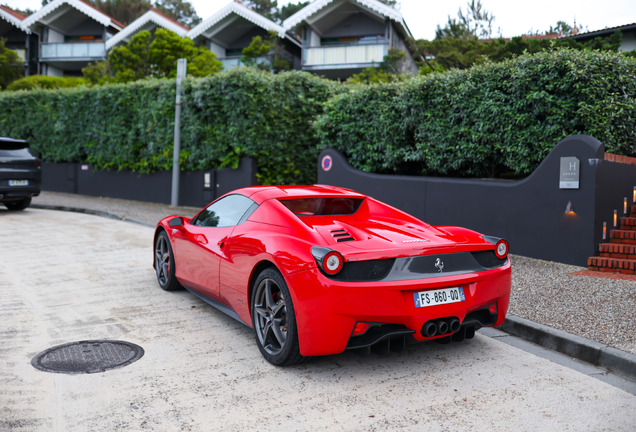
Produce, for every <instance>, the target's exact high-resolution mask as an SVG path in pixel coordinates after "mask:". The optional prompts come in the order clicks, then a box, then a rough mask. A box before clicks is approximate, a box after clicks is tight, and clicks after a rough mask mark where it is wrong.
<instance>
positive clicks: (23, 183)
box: [9, 180, 29, 186]
mask: <svg viewBox="0 0 636 432" xmlns="http://www.w3.org/2000/svg"><path fill="white" fill-rule="evenodd" d="M28 185H29V181H28V180H9V186H28Z"/></svg>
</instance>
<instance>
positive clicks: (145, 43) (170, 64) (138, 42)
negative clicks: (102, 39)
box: [82, 28, 223, 85]
mask: <svg viewBox="0 0 636 432" xmlns="http://www.w3.org/2000/svg"><path fill="white" fill-rule="evenodd" d="M180 58H185V59H186V60H187V61H188V69H187V72H188V75H189V76H194V77H201V76H206V75H211V74H214V73H216V72H219V71H220V70H221V69H222V68H223V64H222V63H221V62H220V61H218V60H217V59H216V55H215V54H214V53H212V52H211V51H210V50H209V49H207V48H206V47H197V46H195V45H194V42H192V40H191V39H189V38H182V37H180V36H179V35H177V34H176V33H174V32H172V31H170V30H165V29H161V28H160V29H157V31H156V32H155V35H154V39H153V37H152V35H151V34H150V32H148V31H142V32H139V33H137V34H136V35H134V36H133V37H132V38H131V40H130V42H128V43H127V44H126V45H122V46H118V47H114V48H113V49H112V50H111V51H110V53H109V55H108V60H107V61H104V62H97V63H95V64H89V65H88V66H87V67H85V68H84V69H82V74H83V75H84V78H86V80H87V81H89V82H90V83H91V84H93V85H94V84H104V83H107V82H131V81H136V80H139V79H142V78H145V77H155V78H174V77H176V76H177V59H180Z"/></svg>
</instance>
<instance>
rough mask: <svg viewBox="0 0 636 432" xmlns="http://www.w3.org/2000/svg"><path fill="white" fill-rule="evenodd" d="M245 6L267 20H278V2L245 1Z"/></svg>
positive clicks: (270, 0)
mask: <svg viewBox="0 0 636 432" xmlns="http://www.w3.org/2000/svg"><path fill="white" fill-rule="evenodd" d="M243 4H245V6H247V7H249V8H251V9H253V10H254V11H256V12H258V13H259V14H261V15H263V16H264V17H266V18H269V19H271V20H275V19H276V14H277V13H278V10H277V8H278V0H244V1H243Z"/></svg>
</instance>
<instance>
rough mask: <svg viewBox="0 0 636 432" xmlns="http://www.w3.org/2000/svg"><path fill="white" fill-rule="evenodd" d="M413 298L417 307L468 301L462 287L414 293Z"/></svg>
mask: <svg viewBox="0 0 636 432" xmlns="http://www.w3.org/2000/svg"><path fill="white" fill-rule="evenodd" d="M413 299H414V300H415V307H416V308H421V307H427V306H437V305H441V304H447V303H457V302H463V301H466V297H465V296H464V288H462V287H455V288H445V289H440V290H433V291H422V292H418V293H413Z"/></svg>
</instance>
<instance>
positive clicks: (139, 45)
mask: <svg viewBox="0 0 636 432" xmlns="http://www.w3.org/2000/svg"><path fill="white" fill-rule="evenodd" d="M157 31H159V30H157ZM151 38H152V36H151V34H150V32H148V31H145V30H144V31H142V32H139V33H137V34H136V35H134V36H133V37H132V38H131V39H130V42H128V43H127V44H126V45H122V46H116V47H114V48H113V49H111V50H110V53H109V54H108V64H106V65H104V66H102V67H101V68H102V69H103V70H104V72H105V76H107V75H108V72H110V74H112V75H113V76H114V79H115V81H117V82H130V81H136V80H139V79H142V78H144V77H146V76H149V75H150V74H151V72H152V69H151V66H150V57H149V53H148V51H149V49H150V43H151ZM88 71H89V72H93V73H94V72H96V71H94V70H91V69H89V70H88ZM82 73H84V70H82ZM85 76H86V75H85ZM87 78H89V79H91V78H90V77H88V76H87Z"/></svg>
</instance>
